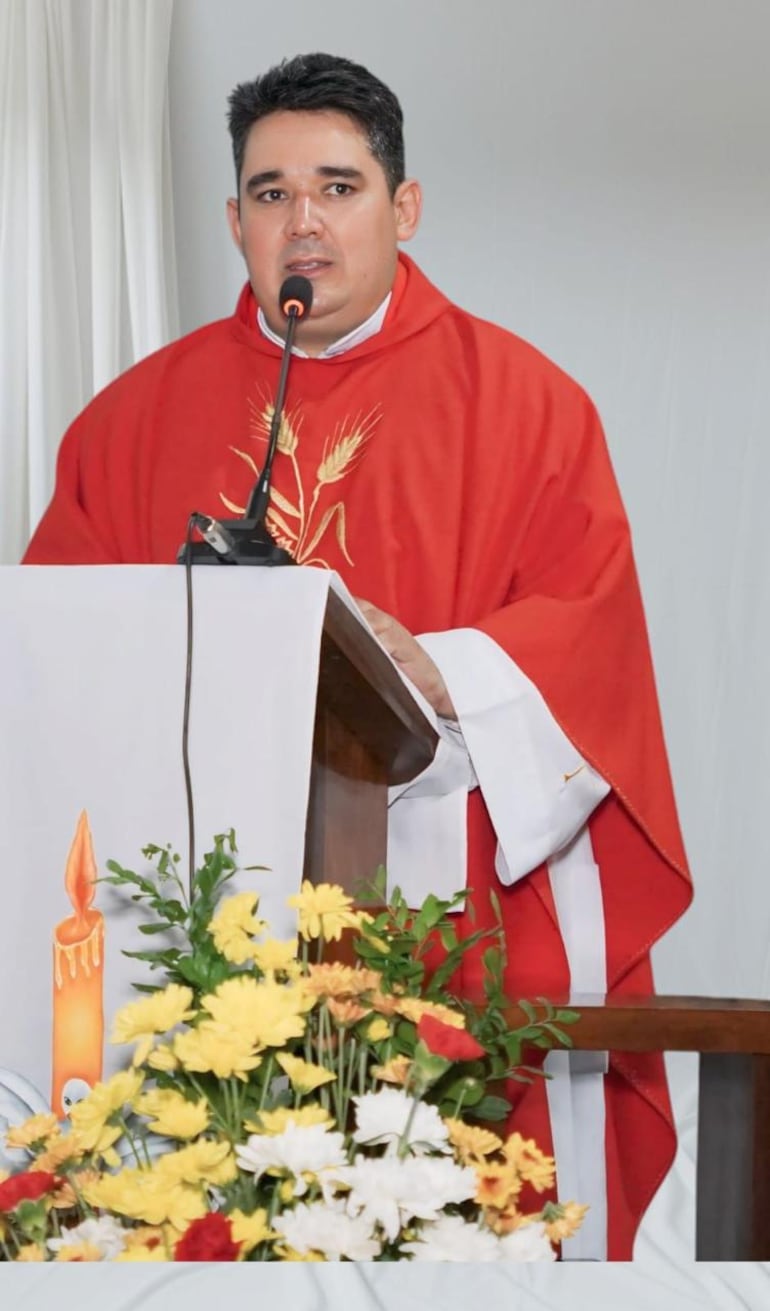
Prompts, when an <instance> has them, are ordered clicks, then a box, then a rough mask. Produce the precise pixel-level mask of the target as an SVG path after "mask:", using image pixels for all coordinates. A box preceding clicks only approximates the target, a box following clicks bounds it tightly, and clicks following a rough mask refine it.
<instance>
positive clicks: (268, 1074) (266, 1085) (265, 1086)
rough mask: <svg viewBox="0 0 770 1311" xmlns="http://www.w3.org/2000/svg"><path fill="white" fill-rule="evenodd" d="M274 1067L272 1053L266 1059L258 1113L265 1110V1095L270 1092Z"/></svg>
mask: <svg viewBox="0 0 770 1311" xmlns="http://www.w3.org/2000/svg"><path fill="white" fill-rule="evenodd" d="M274 1065H275V1059H274V1057H273V1053H272V1052H271V1053H270V1055H269V1056H268V1058H267V1064H266V1066H265V1077H264V1080H263V1083H262V1092H261V1093H260V1097H259V1109H260V1111H263V1110H264V1109H265V1100H266V1098H267V1094H268V1092H269V1090H270V1084H271V1082H272V1079H273V1066H274Z"/></svg>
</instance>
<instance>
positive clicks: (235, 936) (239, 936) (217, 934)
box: [209, 892, 267, 965]
mask: <svg viewBox="0 0 770 1311" xmlns="http://www.w3.org/2000/svg"><path fill="white" fill-rule="evenodd" d="M258 905H259V897H258V896H257V894H256V892H238V893H236V895H235V896H234V897H228V898H227V899H226V900H225V901H223V902H222V904H221V905H220V907H219V910H218V911H217V913H216V915H215V916H214V918H213V919H212V921H211V923H210V924H209V933H210V934H211V936H212V938H213V939H214V945H215V947H216V949H217V951H220V952H221V953H222V955H223V956H224V958H225V960H229V961H230V962H231V964H233V965H245V963H246V961H249V960H252V958H253V956H254V946H255V944H254V941H253V937H254V935H256V934H259V933H263V932H264V930H265V928H266V927H267V926H266V924H265V922H264V920H259V919H257V918H256V916H255V914H254V912H255V910H256V909H257V906H258Z"/></svg>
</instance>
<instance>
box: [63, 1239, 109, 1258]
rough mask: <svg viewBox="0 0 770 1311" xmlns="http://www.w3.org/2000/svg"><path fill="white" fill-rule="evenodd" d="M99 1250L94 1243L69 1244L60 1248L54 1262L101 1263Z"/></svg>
mask: <svg viewBox="0 0 770 1311" xmlns="http://www.w3.org/2000/svg"><path fill="white" fill-rule="evenodd" d="M102 1259H103V1257H102V1252H101V1248H99V1247H97V1246H96V1244H95V1243H71V1244H69V1245H68V1246H67V1247H60V1248H59V1250H58V1252H57V1253H56V1255H55V1257H54V1261H101V1260H102Z"/></svg>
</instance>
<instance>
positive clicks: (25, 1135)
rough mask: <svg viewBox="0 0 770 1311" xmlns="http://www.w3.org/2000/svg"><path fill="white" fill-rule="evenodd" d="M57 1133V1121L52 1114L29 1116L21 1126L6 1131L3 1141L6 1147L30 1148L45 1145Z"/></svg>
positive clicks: (17, 1125) (14, 1126)
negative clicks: (40, 1144)
mask: <svg viewBox="0 0 770 1311" xmlns="http://www.w3.org/2000/svg"><path fill="white" fill-rule="evenodd" d="M58 1133H59V1120H58V1118H57V1116H55V1115H54V1114H53V1113H49V1114H47V1115H31V1116H30V1117H29V1119H28V1120H24V1122H23V1123H22V1124H15V1125H13V1126H12V1127H11V1128H10V1129H8V1130H7V1132H6V1135H5V1141H6V1144H7V1146H8V1147H16V1148H19V1147H32V1146H36V1145H37V1144H39V1143H45V1142H47V1141H48V1139H49V1138H53V1137H54V1136H55V1135H57V1134H58Z"/></svg>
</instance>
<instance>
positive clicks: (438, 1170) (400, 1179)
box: [332, 1156, 478, 1242]
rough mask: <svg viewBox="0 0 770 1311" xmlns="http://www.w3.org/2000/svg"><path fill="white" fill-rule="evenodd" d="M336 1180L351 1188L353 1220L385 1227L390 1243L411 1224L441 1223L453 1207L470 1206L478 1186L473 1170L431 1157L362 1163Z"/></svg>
mask: <svg viewBox="0 0 770 1311" xmlns="http://www.w3.org/2000/svg"><path fill="white" fill-rule="evenodd" d="M332 1178H333V1179H334V1180H335V1182H339V1183H343V1184H346V1185H347V1186H348V1187H349V1188H350V1193H349V1195H348V1198H347V1202H346V1209H347V1211H348V1214H349V1215H359V1214H360V1215H362V1216H364V1217H365V1218H366V1219H367V1220H368V1221H369V1223H370V1224H371V1225H375V1224H377V1223H379V1224H381V1225H382V1227H383V1229H384V1230H385V1233H386V1235H387V1237H388V1239H389V1240H390V1242H395V1240H396V1238H397V1237H398V1234H399V1230H400V1229H401V1227H402V1225H404V1224H406V1223H407V1222H408V1221H409V1220H411V1219H415V1218H416V1219H418V1220H435V1219H436V1218H437V1217H438V1216H439V1215H440V1214H441V1211H442V1210H443V1208H444V1207H445V1206H447V1205H449V1203H450V1202H455V1203H458V1204H459V1203H460V1202H466V1201H469V1200H470V1198H472V1197H473V1196H474V1195H475V1192H476V1188H477V1184H478V1181H477V1179H476V1172H475V1170H472V1169H470V1167H468V1166H463V1165H457V1163H456V1162H455V1161H451V1160H448V1159H447V1158H446V1157H428V1156H421V1157H414V1156H412V1157H407V1158H406V1159H404V1160H399V1158H398V1157H395V1156H383V1157H380V1158H379V1159H377V1160H358V1161H357V1162H356V1163H355V1165H349V1166H344V1167H343V1168H342V1169H341V1170H335V1171H333V1173H332Z"/></svg>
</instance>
